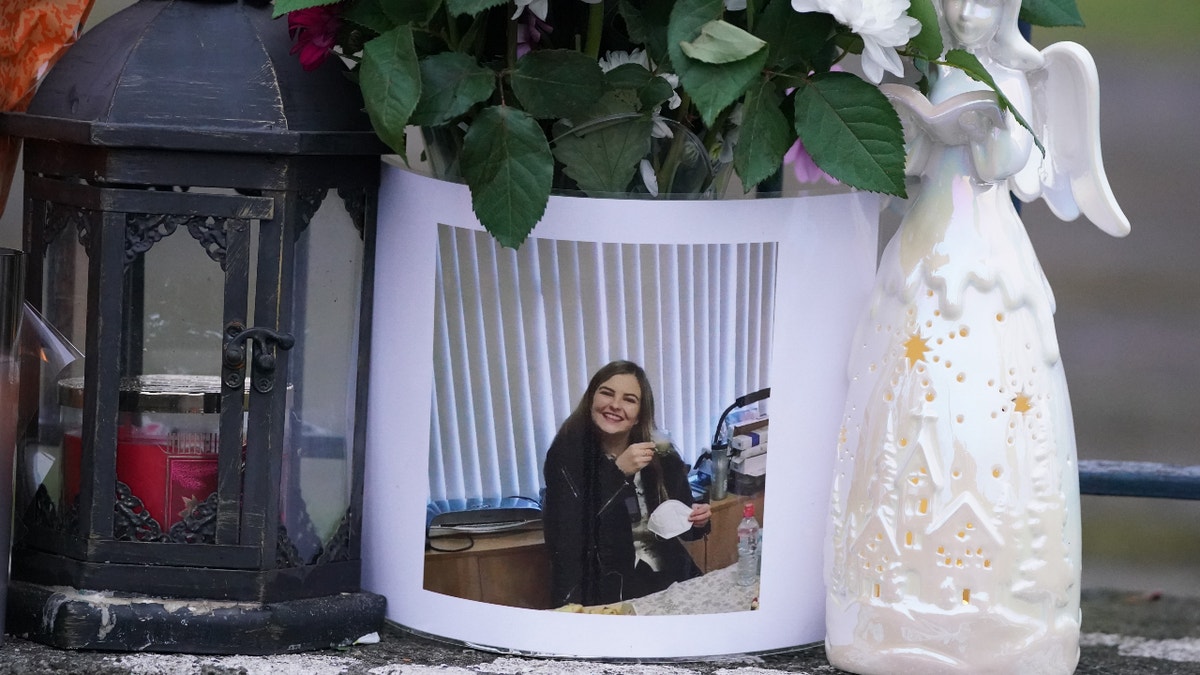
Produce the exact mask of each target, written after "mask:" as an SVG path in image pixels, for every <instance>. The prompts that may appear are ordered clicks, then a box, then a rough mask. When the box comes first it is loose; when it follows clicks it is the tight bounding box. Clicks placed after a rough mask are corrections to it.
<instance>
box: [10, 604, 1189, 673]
mask: <svg viewBox="0 0 1200 675" xmlns="http://www.w3.org/2000/svg"><path fill="white" fill-rule="evenodd" d="M1083 616H1084V620H1083V636H1082V638H1081V640H1080V643H1081V647H1082V650H1081V658H1080V663H1079V667H1078V668H1077V670H1076V673H1077V674H1078V675H1098V674H1104V675H1117V674H1120V675H1142V674H1145V675H1165V674H1168V673H1170V674H1172V675H1192V674H1195V675H1200V600H1196V599H1182V598H1172V597H1167V596H1160V595H1157V594H1143V593H1124V592H1114V591H1093V592H1087V593H1085V594H1084V600H1083ZM841 672H842V671H839V670H837V669H835V668H833V667H832V666H830V665H829V663H828V662H827V661H826V659H825V652H824V649H823V648H821V647H820V646H816V647H812V648H808V649H797V650H792V651H787V652H780V653H773V654H762V655H742V656H732V657H722V658H718V659H710V660H705V661H695V662H679V661H676V662H657V663H633V662H624V663H620V662H598V661H574V660H571V661H568V660H556V659H541V658H536V659H535V658H525V657H521V656H514V655H502V654H495V653H492V652H485V651H480V650H475V649H468V648H465V647H462V646H457V645H452V644H447V643H444V642H437V641H434V640H430V639H427V638H423V637H418V636H415V635H412V634H409V633H406V632H403V631H401V630H399V629H397V628H394V627H389V628H388V629H387V630H385V631H384V632H383V634H382V639H381V641H380V642H379V643H378V644H373V645H363V646H356V647H351V648H350V649H347V650H344V651H336V650H329V651H323V652H307V653H303V654H292V655H283V656H192V655H179V654H176V655H164V654H147V653H137V654H106V653H100V652H64V651H60V650H57V649H53V648H50V647H44V646H42V645H38V644H34V643H31V642H28V641H25V640H21V639H19V638H13V637H11V636H10V637H8V638H7V639H6V642H5V644H4V646H3V647H2V648H0V675H40V674H43V673H46V674H49V673H55V674H59V675H125V674H132V675H166V674H171V675H525V674H529V675H558V674H562V673H566V674H569V675H615V674H621V673H628V674H630V675H776V674H778V675H783V674H785V673H791V674H793V675H818V674H820V675H836V674H837V673H841ZM1013 675H1019V674H1013Z"/></svg>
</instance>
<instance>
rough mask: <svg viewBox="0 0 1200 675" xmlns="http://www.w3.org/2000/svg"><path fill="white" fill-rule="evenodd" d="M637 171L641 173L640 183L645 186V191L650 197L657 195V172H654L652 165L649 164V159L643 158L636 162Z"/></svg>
mask: <svg viewBox="0 0 1200 675" xmlns="http://www.w3.org/2000/svg"><path fill="white" fill-rule="evenodd" d="M638 173H640V174H641V175H642V184H643V185H645V186H646V191H647V192H649V193H650V196H651V197H657V196H658V174H656V173H654V167H653V166H650V160H648V159H643V160H642V161H641V162H639V163H638Z"/></svg>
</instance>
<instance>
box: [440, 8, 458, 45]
mask: <svg viewBox="0 0 1200 675" xmlns="http://www.w3.org/2000/svg"><path fill="white" fill-rule="evenodd" d="M442 9H444V10H445V12H446V44H447V45H449V46H450V49H451V51H458V40H459V35H458V21H457V20H455V18H454V13H453V12H451V11H450V8H449V7H448V6H447V5H444V4H443V5H442Z"/></svg>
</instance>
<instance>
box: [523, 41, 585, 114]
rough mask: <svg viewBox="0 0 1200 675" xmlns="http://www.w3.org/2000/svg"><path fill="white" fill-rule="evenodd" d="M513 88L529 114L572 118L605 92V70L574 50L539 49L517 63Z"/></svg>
mask: <svg viewBox="0 0 1200 675" xmlns="http://www.w3.org/2000/svg"><path fill="white" fill-rule="evenodd" d="M512 88H513V93H515V94H516V95H517V98H519V99H520V100H521V105H522V107H523V108H524V109H525V111H526V112H528V113H529V114H530V115H533V116H534V117H540V118H553V117H570V116H571V115H572V114H573V113H576V112H579V111H581V110H584V109H586V108H587V107H588V106H591V105H593V104H594V103H595V102H596V101H597V100H598V99H599V98H600V95H601V94H603V93H604V71H602V70H600V66H599V64H597V63H596V60H595V59H592V58H589V57H588V56H586V55H584V54H582V53H580V52H577V51H575V50H573V49H537V50H534V51H531V52H529V53H528V54H526V55H525V56H522V57H521V58H520V60H518V61H517V68H516V70H514V71H513V74H512Z"/></svg>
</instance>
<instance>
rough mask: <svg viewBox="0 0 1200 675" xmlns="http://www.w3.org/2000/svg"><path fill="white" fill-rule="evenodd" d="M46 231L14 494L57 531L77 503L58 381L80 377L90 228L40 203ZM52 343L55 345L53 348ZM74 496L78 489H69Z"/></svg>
mask: <svg viewBox="0 0 1200 675" xmlns="http://www.w3.org/2000/svg"><path fill="white" fill-rule="evenodd" d="M42 206H43V209H44V210H39V211H38V213H39V214H41V215H42V216H44V217H45V219H46V220H45V221H44V225H45V229H46V231H47V232H49V233H53V234H54V236H53V237H52V238H50V240H49V241H48V242H47V247H46V253H45V258H44V265H43V273H42V281H41V284H42V286H41V288H42V291H41V297H40V306H41V315H42V317H41V318H42V322H43V323H44V324H45V327H44V330H43V331H42V332H43V333H44V334H43V335H40V336H38V337H39V338H40V340H41V341H42V343H41V344H39V345H37V348H38V349H39V351H40V354H41V356H42V358H41V359H39V361H38V365H37V372H31V373H28V376H29V377H31V378H35V379H36V381H37V382H38V383H39V385H38V393H37V400H36V402H33V403H32V406H35V407H32V408H26V407H25V406H26V405H27V404H26V403H25V402H22V414H23V415H29V416H33V415H36V416H37V424H36V425H30V426H29V429H30V430H31V431H32V433H30V434H26V435H23V436H22V437H21V446H20V452H19V453H18V455H17V462H18V472H17V476H18V479H17V484H16V486H15V487H16V490H15V496H16V500H17V501H16V507H17V511H16V513H17V514H18V517H25V516H27V515H28V513H29V511H30V509H36V510H37V512H38V513H39V516H38V522H42V523H46V524H49V525H51V526H52V527H55V528H57V529H61V530H65V529H67V525H68V522H70V518H69V514H71V513H73V512H74V511H75V509H76V508H77V504H75V503H74V501H73V500H72V499H71V498H70V497H69V496H68V490H67V482H68V480H72V481H74V480H77V474H75V473H73V472H71V471H69V470H68V469H67V468H66V460H65V457H64V451H63V435H64V426H65V425H64V422H65V423H66V425H72V426H73V427H74V428H75V429H76V430H78V428H79V423H78V420H73V419H72V418H71V416H70V414H68V415H67V417H66V419H65V420H64V418H63V416H62V409H61V404H60V403H59V396H58V392H59V382H60V381H62V380H63V379H66V378H71V377H82V375H83V366H84V362H83V359H82V358H75V357H77V356H78V354H79V352H78V351H75V350H76V349H78V348H81V347H82V345H83V343H84V339H85V337H86V330H87V302H86V299H87V269H88V257H87V253H86V250H85V248H84V245H83V243H82V241H81V240H82V239H83V238H85V237H86V232H87V231H88V228H89V220H88V219H89V218H90V217H91V216H89V215H88V214H86V212H82V211H79V210H75V209H70V208H67V207H63V206H58V205H52V204H50V205H48V204H45V203H42ZM51 343H56V344H51ZM70 493H71V494H72V495H74V494H77V493H78V489H77V487H76V488H75V489H73V490H70Z"/></svg>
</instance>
